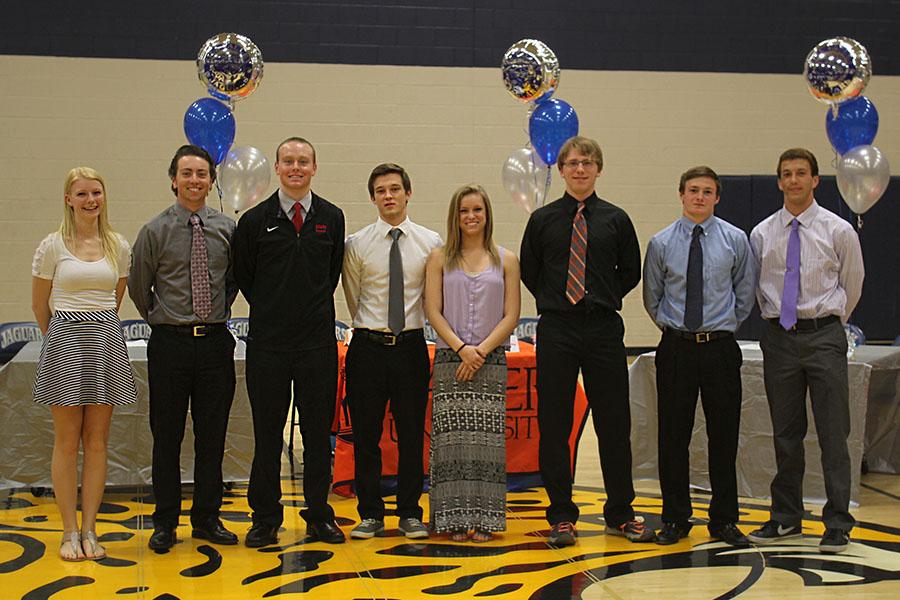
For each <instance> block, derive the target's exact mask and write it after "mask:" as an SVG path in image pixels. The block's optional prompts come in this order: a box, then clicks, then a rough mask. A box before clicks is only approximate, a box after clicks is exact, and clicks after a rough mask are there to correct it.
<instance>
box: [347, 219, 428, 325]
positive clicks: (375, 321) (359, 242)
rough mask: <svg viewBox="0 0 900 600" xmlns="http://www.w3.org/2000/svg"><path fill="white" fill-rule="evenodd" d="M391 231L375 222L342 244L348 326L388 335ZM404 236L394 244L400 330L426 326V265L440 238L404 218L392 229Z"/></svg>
mask: <svg viewBox="0 0 900 600" xmlns="http://www.w3.org/2000/svg"><path fill="white" fill-rule="evenodd" d="M391 229H394V227H393V226H392V225H390V224H388V223H387V222H385V221H382V220H381V218H379V219H378V220H377V221H375V222H374V223H372V224H371V225H367V226H366V227H363V228H362V229H360V230H359V231H357V232H356V233H354V234H353V235H351V236H350V237H348V238H347V241H346V243H345V245H344V268H343V271H342V273H341V281H342V283H343V286H344V296H345V297H346V299H347V308H349V309H350V316H351V317H352V318H353V326H354V327H359V328H362V329H374V330H376V331H389V329H388V288H389V285H390V269H389V266H388V265H389V264H390V263H389V261H390V252H391V244H392V242H393V240H392V239H391V236H390V231H391ZM397 229H400V231H402V232H403V235H401V236H400V237H399V238H398V239H397V243H398V244H399V246H400V255H401V256H402V257H403V304H404V309H405V314H406V326H405V327H404V330H409V329H421V328H422V327H424V326H425V312H424V311H423V309H422V290H423V288H424V286H425V261H426V260H427V259H428V255H429V254H431V251H432V250H433V249H435V248H438V247H440V246H441V245H443V241H442V240H441V236H440V235H438V234H437V233H435V232H434V231H431V230H430V229H427V228H425V227H422V226H421V225H417V224H415V223H413V222H412V221H410V220H409V218H407V219H406V220H405V221H403V222H402V223H400V224H399V225H397Z"/></svg>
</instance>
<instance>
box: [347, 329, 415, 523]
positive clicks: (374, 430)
mask: <svg viewBox="0 0 900 600" xmlns="http://www.w3.org/2000/svg"><path fill="white" fill-rule="evenodd" d="M410 333H412V332H404V336H405V337H404V338H403V339H402V340H401V341H399V342H398V343H397V345H396V346H385V345H382V344H380V343H378V342H376V341H373V340H371V339H369V338H368V337H366V336H365V335H361V334H359V333H357V334H355V335H354V336H353V339H352V341H351V342H350V348H349V349H348V350H347V362H346V366H347V402H348V404H349V406H350V421H351V424H352V427H353V453H354V458H355V476H354V479H355V482H356V496H357V500H358V510H359V516H360V517H361V518H363V519H384V501H383V500H382V498H381V448H380V447H379V446H378V443H379V442H380V441H381V434H382V428H383V427H382V425H383V422H384V411H385V406H386V404H387V401H388V399H390V401H391V414H392V415H393V417H394V424H395V426H396V428H397V431H396V434H397V451H398V455H399V464H398V470H397V516H399V517H400V518H401V519H404V518H416V519H421V518H422V508H421V507H420V506H419V498H420V497H421V495H422V484H423V481H424V463H423V457H422V452H423V444H424V438H425V408H426V406H427V404H428V381H429V379H430V378H431V365H430V361H429V359H428V348H427V346H426V344H425V337H424V335H422V334H421V330H419V332H418V334H413V335H410Z"/></svg>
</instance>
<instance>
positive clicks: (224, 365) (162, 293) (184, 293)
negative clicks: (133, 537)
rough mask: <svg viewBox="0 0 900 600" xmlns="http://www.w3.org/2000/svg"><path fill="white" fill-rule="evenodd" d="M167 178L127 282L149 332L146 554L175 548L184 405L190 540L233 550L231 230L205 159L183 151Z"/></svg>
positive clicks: (194, 149)
mask: <svg viewBox="0 0 900 600" xmlns="http://www.w3.org/2000/svg"><path fill="white" fill-rule="evenodd" d="M169 177H170V178H171V180H172V192H173V193H174V194H175V198H176V201H175V204H173V205H172V206H170V207H169V208H167V209H166V210H164V211H163V212H162V213H160V214H159V215H157V216H156V217H154V218H153V219H152V220H151V221H150V222H149V223H147V224H146V225H144V226H143V227H142V228H141V231H140V233H138V237H137V240H136V241H135V243H134V248H133V250H132V261H133V264H132V267H131V274H130V275H129V277H128V292H129V295H130V296H131V299H132V301H133V302H134V305H135V306H136V307H137V309H138V312H139V313H140V314H141V316H142V317H143V318H144V319H145V320H146V321H147V322H148V323H150V326H151V328H152V330H153V332H152V333H151V335H150V341H149V342H148V343H147V371H148V380H149V386H150V429H151V431H152V432H153V495H154V497H155V499H156V507H155V509H154V511H153V534H152V535H151V537H150V543H149V545H150V548H152V549H153V550H157V551H164V550H167V549H168V548H171V547H172V546H173V545H174V544H175V542H176V536H175V529H176V527H178V516H179V514H180V513H181V465H180V454H181V441H182V439H183V438H184V425H185V419H186V417H187V410H188V406H190V409H191V420H192V421H193V427H194V453H195V456H194V502H193V506H192V508H191V525H192V526H193V532H192V536H193V537H195V538H199V539H205V540H208V541H210V542H213V543H217V544H235V543H237V536H235V535H234V534H233V533H231V532H230V531H228V530H227V529H225V528H224V527H223V526H222V522H221V521H220V520H219V511H220V508H221V506H222V456H223V453H224V450H225V432H226V429H227V427H228V413H229V411H230V410H231V402H232V400H233V398H234V385H235V376H234V345H235V341H234V338H233V337H232V335H231V333H230V332H229V331H228V328H227V327H226V324H225V322H226V321H227V320H228V317H229V316H230V313H231V303H232V302H233V301H234V298H235V296H236V295H237V283H236V282H235V281H234V277H233V276H232V266H231V236H232V234H233V232H234V228H235V223H234V221H233V220H231V219H230V218H229V217H226V216H225V215H223V214H222V213H221V212H219V211H217V210H215V209H213V208H210V207H208V206H207V205H206V195H207V194H208V193H209V189H210V187H211V186H212V183H213V182H214V181H215V180H216V168H215V165H214V164H213V162H212V159H211V158H210V156H209V154H208V153H207V152H206V151H205V150H203V149H202V148H198V147H196V146H189V145H187V146H182V147H181V148H179V149H178V151H177V152H176V153H175V156H174V157H173V158H172V162H171V164H170V165H169ZM192 267H193V269H192Z"/></svg>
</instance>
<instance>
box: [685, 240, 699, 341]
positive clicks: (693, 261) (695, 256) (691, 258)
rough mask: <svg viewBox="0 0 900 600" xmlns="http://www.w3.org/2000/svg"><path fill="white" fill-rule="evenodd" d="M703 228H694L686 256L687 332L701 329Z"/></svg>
mask: <svg viewBox="0 0 900 600" xmlns="http://www.w3.org/2000/svg"><path fill="white" fill-rule="evenodd" d="M701 235H703V228H702V227H700V226H699V225H695V226H694V232H693V234H692V235H691V250H690V253H689V254H688V266H687V292H686V293H685V296H684V327H685V328H686V329H687V330H688V331H700V328H701V327H703V247H702V246H701V245H700V236H701Z"/></svg>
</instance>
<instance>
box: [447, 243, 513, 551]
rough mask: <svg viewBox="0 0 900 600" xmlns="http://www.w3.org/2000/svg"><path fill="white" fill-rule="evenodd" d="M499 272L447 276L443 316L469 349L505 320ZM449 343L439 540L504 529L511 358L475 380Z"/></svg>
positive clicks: (502, 356) (496, 358) (488, 363)
mask: <svg viewBox="0 0 900 600" xmlns="http://www.w3.org/2000/svg"><path fill="white" fill-rule="evenodd" d="M503 252H504V251H503V249H502V248H501V249H500V258H501V261H500V265H494V264H491V265H490V266H489V267H488V269H487V270H485V271H482V272H481V273H478V274H477V275H469V274H467V273H465V272H464V271H462V270H460V269H456V270H454V271H451V272H449V273H447V272H445V273H444V278H443V287H444V303H443V305H444V317H445V318H446V319H447V321H448V322H449V323H450V326H451V327H452V328H453V331H454V332H455V333H456V334H457V335H458V336H459V337H460V338H461V339H462V340H463V341H464V342H466V343H467V344H471V345H476V344H479V343H481V342H482V341H483V340H484V339H485V338H486V337H487V336H488V335H489V334H490V332H491V331H492V330H493V329H494V327H496V325H497V323H499V322H500V320H501V319H502V318H503V299H504V287H503V285H504V284H503V266H502V265H503V261H502V258H503ZM461 362H462V361H461V360H460V358H459V357H458V356H457V355H456V353H454V352H453V351H452V350H450V349H449V348H448V347H447V344H446V343H445V342H444V341H443V340H439V341H438V343H437V351H436V353H435V357H434V382H433V390H434V391H433V396H432V409H431V460H430V484H431V490H430V492H429V504H430V519H429V521H430V523H431V527H432V529H433V530H434V532H435V533H448V532H455V531H468V530H472V529H477V530H479V531H485V532H488V531H504V530H505V529H506V439H505V431H506V430H505V426H506V351H505V348H504V347H503V346H500V347H499V348H497V349H496V350H494V351H493V352H491V353H490V354H489V355H488V357H487V359H485V363H484V366H483V367H481V368H480V369H479V370H478V372H477V373H476V375H475V378H474V379H473V380H472V381H465V382H459V381H457V380H456V369H457V368H458V367H459V365H460V363H461Z"/></svg>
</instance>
